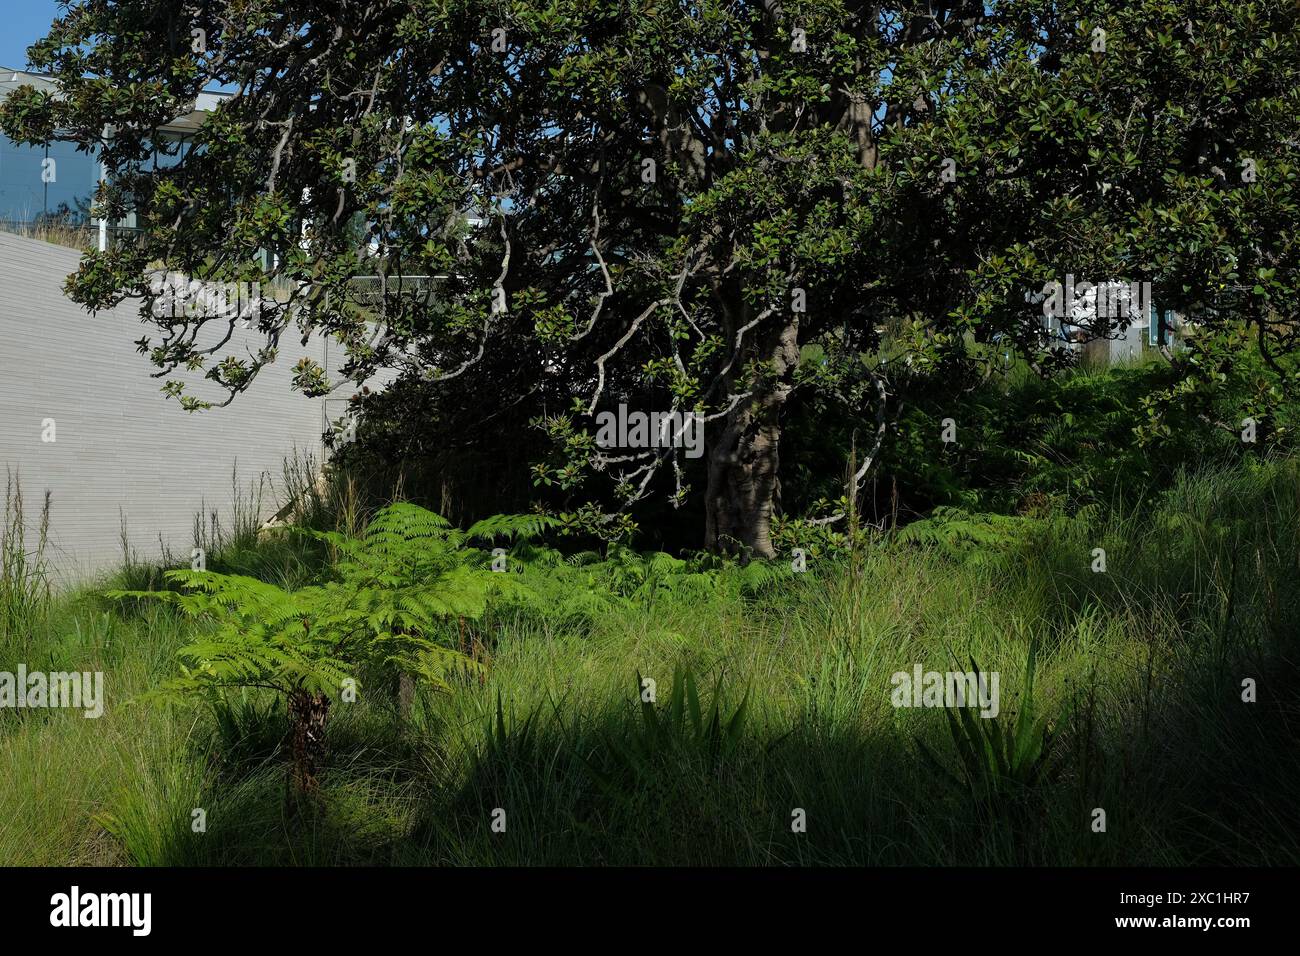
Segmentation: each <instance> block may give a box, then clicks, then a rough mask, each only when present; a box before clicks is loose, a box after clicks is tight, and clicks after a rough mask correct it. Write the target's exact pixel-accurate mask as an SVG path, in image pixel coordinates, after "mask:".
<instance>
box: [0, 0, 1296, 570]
mask: <svg viewBox="0 0 1300 956" xmlns="http://www.w3.org/2000/svg"><path fill="white" fill-rule="evenodd" d="M1298 21H1300V8H1297V6H1296V4H1294V3H1291V2H1282V0H1272V2H1254V3H1251V2H1238V0H1231V2H1230V0H1205V2H1195V3H1185V2H1172V0H1125V2H1105V0H1091V2H1051V0H990V2H953V3H943V2H925V3H918V2H910V3H897V4H868V3H859V2H852V0H815V2H814V0H761V2H760V0H704V2H676V0H361V2H347V3H338V4H322V3H319V2H316V0H313V2H304V0H276V2H270V0H211V2H195V0H111V2H110V0H74V2H72V3H70V4H69V5H68V8H67V10H66V12H65V13H64V15H63V16H62V17H60V19H59V20H58V21H56V22H55V23H54V24H53V27H52V30H51V33H50V34H49V36H48V37H46V38H45V39H44V40H42V41H40V42H39V43H37V44H36V45H35V46H33V47H32V49H31V51H30V54H29V55H30V60H31V64H32V66H33V67H34V68H36V69H39V70H44V71H48V72H49V73H50V74H52V75H53V77H54V78H55V79H56V81H57V89H58V92H57V94H50V93H46V92H42V91H40V90H37V89H34V88H25V89H23V90H20V91H19V92H16V93H14V94H13V95H12V96H11V97H10V98H9V100H8V101H7V102H6V103H5V104H4V106H3V109H0V127H2V128H3V130H4V131H5V132H6V134H7V135H9V136H11V137H14V138H17V139H21V140H25V141H29V142H38V141H42V140H45V139H48V138H50V137H55V136H57V137H63V138H69V139H72V140H74V141H77V142H80V143H84V144H86V145H87V146H88V147H89V146H96V147H98V148H99V149H100V150H101V152H102V156H103V160H104V163H105V165H106V167H107V169H108V170H109V173H110V182H109V184H108V185H105V186H103V187H101V190H100V193H99V196H98V198H97V207H98V209H99V210H100V211H101V212H103V213H104V214H106V215H108V216H110V217H120V216H121V215H123V214H124V212H125V210H126V209H127V208H128V207H131V208H134V209H136V210H137V216H138V221H139V224H140V226H141V227H142V228H141V231H140V232H139V234H138V235H136V236H134V237H132V238H130V239H129V240H127V241H123V242H121V243H117V244H115V245H114V247H113V248H110V249H108V250H106V251H103V252H97V253H92V254H89V255H87V256H86V258H85V260H84V262H83V265H82V267H81V269H80V271H79V273H78V274H77V275H76V276H75V277H73V279H72V280H71V281H70V284H69V293H70V295H72V297H73V298H74V299H76V300H77V301H79V302H81V303H84V304H85V305H86V306H87V307H90V308H100V307H105V306H108V305H111V304H115V303H117V302H119V301H122V300H123V299H125V298H128V297H140V299H141V302H142V305H141V314H142V317H143V319H144V321H145V323H146V326H147V330H146V335H145V336H144V337H143V338H142V339H141V340H140V342H139V346H140V349H141V351H142V352H144V353H146V354H147V355H148V356H149V358H150V360H151V361H152V362H153V364H154V365H155V366H156V368H157V374H159V375H160V376H161V377H166V376H168V375H170V374H171V373H172V372H173V371H175V370H176V369H178V368H187V367H188V368H203V369H205V370H206V374H207V375H208V377H209V378H210V379H212V380H213V381H214V382H216V383H218V384H219V385H221V386H223V387H224V388H225V389H227V390H228V391H229V393H230V395H231V397H232V398H233V397H234V396H235V395H237V393H238V392H239V391H241V390H242V389H244V388H246V387H247V385H248V384H249V382H250V381H251V380H252V378H253V377H254V376H255V375H256V373H257V370H258V368H259V367H261V366H262V365H263V364H265V363H266V362H268V361H271V360H273V358H274V355H275V349H276V345H277V343H278V342H279V340H280V338H281V336H283V335H285V334H290V335H293V334H305V333H306V332H308V331H318V332H323V333H325V334H328V335H330V336H332V337H333V338H334V339H336V340H337V341H338V342H340V343H341V344H342V345H343V347H344V349H345V350H346V354H347V362H346V364H345V365H344V368H343V375H344V377H345V379H346V380H345V381H344V382H332V381H330V379H329V374H328V372H327V370H324V369H321V368H319V367H316V366H314V365H312V364H311V363H303V364H301V365H300V366H299V367H298V369H297V374H296V376H295V384H296V385H297V387H299V388H301V389H302V390H303V391H304V392H305V393H307V394H309V395H310V394H322V393H325V392H327V391H329V390H331V389H334V388H338V387H345V388H351V387H354V386H353V385H352V384H350V383H356V382H361V381H364V380H365V379H366V378H367V377H368V376H369V375H370V374H371V373H372V372H373V371H374V370H375V369H378V368H384V367H386V368H393V369H396V370H398V371H399V373H400V374H401V379H400V380H399V386H400V384H401V383H407V384H409V385H411V386H412V387H420V388H425V389H428V390H429V394H430V395H431V396H432V401H433V403H434V405H435V406H437V407H439V408H441V409H444V410H445V412H446V414H448V415H450V416H452V418H453V419H454V420H456V421H460V422H463V423H464V424H463V426H462V427H465V428H471V427H483V428H489V427H491V426H490V425H487V424H483V422H484V421H485V420H487V419H488V418H490V416H491V414H492V412H493V410H494V409H496V408H499V407H505V406H513V405H515V404H518V403H522V404H523V407H525V408H528V409H533V410H535V411H536V412H537V413H538V414H539V418H540V424H541V426H542V427H543V428H544V429H545V431H546V433H547V434H548V435H549V437H550V438H551V439H552V440H553V442H554V453H553V454H552V455H550V456H549V457H548V458H547V459H546V460H544V461H540V462H537V463H536V464H535V466H534V471H533V477H534V481H535V483H537V484H538V485H539V487H542V488H550V489H554V490H556V491H558V492H560V493H563V494H566V495H574V494H578V493H580V492H581V490H582V489H583V487H584V486H585V485H586V484H587V483H589V482H591V481H592V480H593V479H595V478H598V477H601V476H607V477H609V478H612V480H613V482H614V485H615V487H616V489H617V492H618V496H619V499H620V501H621V502H622V504H623V506H624V507H630V506H632V505H634V504H635V503H636V502H637V501H639V500H641V499H642V498H644V497H646V496H649V495H651V494H660V493H662V494H664V495H666V496H668V497H669V498H670V499H671V500H673V501H675V502H681V501H684V500H685V499H686V498H687V497H688V496H689V495H690V494H692V493H693V489H692V488H691V484H692V482H694V483H695V484H697V485H698V484H701V483H702V484H703V488H702V489H700V488H696V489H694V491H697V492H698V491H702V493H703V496H704V503H705V510H706V528H705V533H704V540H705V544H706V545H707V546H708V547H710V548H712V549H716V550H722V551H738V552H743V553H747V554H750V553H752V554H757V555H761V556H770V555H771V554H772V553H773V545H772V541H771V519H772V515H773V510H774V508H775V507H777V504H778V501H779V472H780V448H781V444H782V428H783V423H784V422H788V421H789V411H790V408H791V405H792V404H793V403H797V402H799V401H801V400H802V399H803V396H806V395H807V396H811V395H816V396H819V397H820V399H822V400H827V401H832V402H834V403H835V404H837V405H838V406H840V407H842V408H843V409H844V410H845V413H846V414H849V415H852V416H857V417H860V418H861V419H862V421H863V422H864V430H865V434H867V435H868V436H869V439H868V440H867V441H866V442H865V443H864V444H863V446H862V448H861V449H860V454H859V456H858V457H857V458H856V459H855V461H854V466H855V467H856V469H857V472H856V478H857V479H858V480H861V478H862V477H863V476H864V475H865V474H866V473H867V472H868V469H869V468H870V466H871V464H872V461H873V460H874V458H875V456H876V454H877V452H878V451H879V447H880V442H881V441H882V440H883V439H884V436H885V435H886V433H887V430H888V427H889V422H890V421H891V420H892V418H893V416H894V415H895V413H896V412H897V410H898V408H899V406H900V404H901V403H902V402H904V401H906V399H907V396H908V395H909V394H912V393H915V392H916V391H917V390H919V389H925V388H927V387H930V383H933V382H935V381H942V382H944V383H946V385H948V386H952V385H957V386H960V385H961V384H962V383H968V382H969V383H974V382H978V381H979V380H980V379H981V377H982V376H984V375H987V374H988V373H989V371H990V369H991V368H992V367H993V366H994V365H995V363H997V362H1000V361H1002V358H1003V356H1004V355H1005V353H1006V352H1007V351H1008V350H1014V351H1015V352H1016V353H1018V354H1019V355H1021V356H1023V358H1024V359H1026V360H1027V361H1029V362H1030V363H1032V365H1033V367H1034V368H1036V369H1038V370H1039V371H1040V372H1042V374H1051V372H1052V371H1053V369H1055V368H1057V367H1059V366H1060V365H1061V364H1063V363H1065V362H1068V361H1069V355H1068V353H1065V352H1063V351H1062V350H1060V349H1057V348H1054V347H1053V346H1054V343H1053V340H1052V338H1051V334H1050V330H1049V329H1048V328H1047V326H1046V323H1044V321H1043V313H1042V310H1041V309H1040V308H1039V306H1038V305H1037V304H1036V302H1037V301H1038V300H1041V297H1042V292H1043V290H1044V289H1045V287H1046V286H1047V284H1049V283H1052V282H1065V281H1066V280H1067V277H1074V278H1077V279H1078V280H1079V281H1081V282H1082V281H1087V282H1091V283H1102V282H1107V281H1112V280H1121V281H1124V282H1150V283H1151V286H1152V289H1153V295H1154V297H1155V299H1156V300H1157V301H1158V302H1159V304H1160V306H1161V308H1167V309H1175V310H1178V311H1179V312H1181V313H1183V314H1185V315H1186V316H1188V317H1190V318H1192V319H1194V320H1195V323H1196V324H1195V335H1193V336H1192V337H1191V338H1190V339H1189V345H1190V349H1189V351H1188V352H1187V353H1185V354H1183V355H1181V356H1175V357H1173V360H1174V362H1175V363H1176V368H1177V370H1178V375H1177V376H1176V377H1175V379H1174V384H1173V385H1171V386H1170V387H1169V388H1168V389H1167V390H1165V391H1164V392H1162V393H1161V394H1158V395H1154V396H1151V401H1150V402H1149V405H1148V411H1149V414H1150V415H1151V419H1150V422H1149V423H1148V427H1149V429H1150V430H1152V431H1157V432H1158V430H1159V428H1160V427H1161V424H1160V422H1161V414H1162V409H1164V408H1165V407H1167V406H1168V405H1170V404H1171V403H1189V402H1190V403H1193V404H1194V403H1197V402H1203V401H1204V400H1205V396H1206V395H1207V394H1212V393H1213V391H1214V390H1215V389H1216V388H1217V387H1219V386H1220V385H1221V383H1222V382H1224V381H1226V379H1227V378H1228V376H1229V375H1230V374H1232V370H1233V368H1234V367H1235V364H1236V363H1238V362H1239V361H1241V360H1242V358H1243V356H1246V355H1247V354H1251V355H1258V356H1259V357H1261V358H1262V365H1261V366H1260V368H1259V374H1258V375H1257V376H1256V377H1255V378H1253V379H1252V383H1253V385H1252V387H1253V388H1254V394H1255V396H1256V398H1257V400H1258V401H1257V402H1256V404H1255V405H1253V406H1252V409H1253V411H1254V412H1255V413H1256V414H1257V415H1258V416H1259V417H1261V419H1263V418H1266V416H1267V413H1268V403H1269V401H1270V397H1276V396H1277V395H1280V394H1281V393H1282V392H1284V391H1286V390H1288V389H1290V388H1292V387H1293V386H1294V384H1295V375H1296V372H1295V370H1294V364H1293V362H1292V361H1291V356H1292V355H1293V353H1294V352H1295V351H1296V346H1297V344H1298V343H1297V335H1298V334H1300V333H1298V330H1297V326H1296V323H1295V317H1294V311H1295V306H1294V303H1295V301H1296V287H1297V265H1298V259H1297V248H1296V225H1297V221H1298V220H1300V216H1298V215H1297V204H1296V203H1297V189H1296V182H1297V166H1296V153H1297V150H1296V146H1297V143H1298V142H1300V138H1298V137H1300V129H1298V126H1300V82H1298V81H1300V22H1298ZM212 84H218V85H221V86H222V87H224V88H226V89H229V90H231V91H232V93H233V95H231V96H229V97H228V98H225V99H224V100H223V101H222V102H221V103H220V105H219V106H218V107H217V108H216V109H215V111H213V112H212V113H211V115H209V116H208V117H207V119H206V122H205V123H204V124H203V125H202V127H201V128H200V129H199V130H198V132H197V133H196V135H195V144H196V148H195V149H193V150H190V151H188V152H187V153H186V154H185V155H184V157H183V158H180V159H179V161H177V162H175V163H171V164H164V165H162V166H158V165H156V164H154V163H153V162H152V161H150V160H149V159H148V157H149V156H150V155H151V151H152V149H153V147H154V145H155V144H156V142H157V141H158V138H159V137H158V132H157V131H158V129H159V128H160V127H162V126H164V125H166V124H167V123H169V122H170V121H171V120H172V119H173V118H174V117H176V116H177V115H180V114H183V113H185V112H186V111H187V110H188V109H190V108H191V105H192V103H193V102H194V101H195V99H196V97H197V96H198V94H199V92H200V91H201V90H203V89H205V88H207V87H210V86H211V85H212ZM268 253H269V254H268ZM160 267H164V268H166V269H169V270H178V271H181V272H183V273H185V274H188V275H194V276H202V277H204V278H206V279H212V280H215V281H244V282H248V281H255V282H259V283H264V284H268V285H274V286H275V287H277V288H279V289H282V290H285V291H284V294H282V295H279V296H276V297H274V298H272V297H268V298H267V299H266V300H265V301H264V306H263V308H262V310H261V314H260V316H259V317H258V319H257V322H258V326H257V327H258V328H259V329H260V331H261V332H262V333H263V334H264V336H265V348H264V349H263V350H261V351H259V352H258V353H256V354H253V355H243V356H237V355H233V354H223V350H224V349H225V345H224V341H223V340H224V336H222V337H219V339H218V342H217V344H212V343H210V342H208V341H206V340H201V339H200V338H199V330H200V329H201V328H202V326H203V325H204V324H206V323H208V322H216V323H217V324H218V326H219V327H220V326H223V325H224V326H227V327H228V328H233V325H234V323H235V322H236V321H241V320H239V319H234V318H230V317H217V318H210V317H207V316H203V315H181V316H175V315H164V316H160V315H159V314H157V313H158V310H156V309H154V308H153V302H154V300H155V299H156V292H155V291H154V290H153V289H151V286H150V281H149V280H150V276H151V275H152V274H154V273H155V272H156V270H158V269H159V268H160ZM358 275H364V276H370V277H373V280H372V281H371V282H369V283H368V284H367V285H368V286H370V287H373V288H377V289H378V293H377V294H375V293H373V292H372V293H370V294H368V295H366V296H359V295H358V291H357V290H358V283H357V282H356V281H355V280H354V277H355V276H358ZM412 277H434V278H432V279H429V278H421V279H414V278H412ZM1035 296H1037V297H1038V298H1037V299H1035ZM1125 321H1127V320H1126V318H1125V317H1123V316H1113V315H1112V316H1107V315H1103V314H1096V315H1094V316H1093V318H1092V321H1091V322H1090V323H1089V325H1088V333H1089V334H1090V335H1093V336H1105V335H1109V334H1113V332H1114V330H1115V328H1116V326H1117V325H1122V324H1123V323H1124V322H1125ZM167 387H168V388H169V390H170V391H171V393H172V394H174V395H176V397H178V398H179V399H180V400H181V401H187V402H189V403H190V405H191V407H198V405H200V404H202V403H198V402H197V401H196V400H194V399H193V398H192V397H190V396H188V395H186V394H185V391H184V389H183V387H182V386H181V385H179V384H178V383H177V384H172V385H169V386H167ZM619 404H626V405H628V406H629V407H635V408H639V409H645V410H651V409H657V410H661V411H665V412H667V411H681V412H685V411H690V412H696V413H698V414H699V415H701V416H702V417H703V419H704V422H705V434H706V439H705V449H706V453H705V460H704V461H703V463H702V465H701V467H699V468H698V469H696V468H693V467H692V466H691V464H690V462H688V461H685V460H684V458H683V455H682V449H681V448H673V447H649V448H646V447H641V448H636V449H631V450H626V449H609V448H605V447H601V446H600V445H598V444H597V443H596V441H595V438H594V433H595V428H594V416H595V415H596V414H598V413H599V412H600V411H602V410H608V409H611V408H614V407H616V406H618V405H619ZM953 416H954V417H955V418H960V409H959V408H956V407H954V409H953ZM475 423H478V424H477V425H476V424H475ZM934 440H935V447H936V448H937V447H938V442H939V436H938V435H936V436H934ZM828 517H830V518H834V517H835V516H828Z"/></svg>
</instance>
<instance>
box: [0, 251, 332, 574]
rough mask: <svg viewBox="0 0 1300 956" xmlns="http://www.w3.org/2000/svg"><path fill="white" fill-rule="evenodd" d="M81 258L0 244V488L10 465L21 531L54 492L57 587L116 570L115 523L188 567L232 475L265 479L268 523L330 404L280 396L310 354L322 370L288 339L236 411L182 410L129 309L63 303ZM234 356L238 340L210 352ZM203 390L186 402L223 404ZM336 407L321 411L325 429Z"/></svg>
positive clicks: (317, 343) (148, 550) (316, 442)
mask: <svg viewBox="0 0 1300 956" xmlns="http://www.w3.org/2000/svg"><path fill="white" fill-rule="evenodd" d="M78 259H79V254H78V253H77V251H76V250H73V249H68V248H64V247H62V246H54V245H50V244H47V243H44V242H40V241H37V240H34V239H26V238H20V237H17V236H11V235H5V234H0V481H3V480H4V477H5V475H4V473H3V472H4V469H6V468H7V469H8V470H9V471H10V472H12V473H14V474H16V475H18V476H19V477H20V479H21V481H22V488H23V495H24V499H25V505H26V510H27V514H28V523H29V525H30V524H31V523H32V521H33V519H34V518H35V516H36V515H37V513H38V512H39V509H40V502H41V499H42V497H43V495H44V493H45V491H46V490H47V489H48V490H49V491H50V493H51V495H52V510H51V547H50V550H49V552H48V556H49V557H50V559H51V563H52V565H53V567H54V570H55V572H56V577H57V579H58V580H59V581H60V583H68V582H69V581H72V580H78V579H83V578H85V577H87V576H88V575H91V574H93V573H96V572H100V571H103V570H106V569H111V568H113V567H115V566H117V565H118V564H119V563H120V561H121V557H122V547H121V535H120V531H121V518H120V516H122V517H125V520H126V527H127V530H128V535H129V539H130V541H131V544H132V547H133V548H134V549H135V550H136V551H137V552H138V554H139V556H140V557H141V558H152V557H155V556H157V555H158V553H159V551H160V544H159V535H161V536H162V540H163V541H164V542H165V543H166V544H167V546H168V547H170V548H171V549H172V551H173V552H174V553H175V554H176V555H183V556H184V557H185V560H186V562H187V563H188V559H189V553H190V548H191V547H192V544H193V524H194V516H195V514H196V513H200V512H205V513H206V512H208V511H211V510H212V509H214V508H215V509H217V510H218V511H219V512H220V513H221V515H222V517H223V520H228V517H229V514H230V507H231V499H232V488H231V471H232V468H236V467H237V468H238V474H239V478H240V481H241V484H242V485H243V486H244V487H245V488H246V489H247V488H248V487H250V486H251V485H252V484H253V483H256V482H257V481H258V479H259V476H265V477H266V479H267V480H270V481H272V482H273V484H274V486H275V488H276V492H277V494H276V495H273V496H264V503H263V504H264V507H263V512H264V513H265V514H266V515H269V514H270V513H272V512H274V511H275V509H276V507H278V505H279V501H278V491H279V485H280V478H281V472H282V466H283V461H284V458H285V456H287V455H293V454H295V453H310V454H312V455H314V456H315V458H316V460H317V461H318V462H319V461H320V459H321V454H322V446H321V433H322V432H323V430H324V428H325V413H326V402H325V401H323V400H320V399H307V398H304V397H303V396H302V395H301V394H299V393H296V392H293V391H291V390H290V388H289V379H290V376H291V369H292V366H293V364H294V362H296V361H297V359H298V358H299V357H300V356H302V355H304V354H308V355H311V356H312V357H313V358H315V359H316V360H317V361H318V362H321V363H322V364H323V365H325V367H326V368H327V369H330V368H332V366H331V364H330V362H329V361H328V356H327V350H326V346H325V343H324V342H323V341H321V340H319V339H318V340H314V341H313V342H312V343H309V345H308V346H307V347H306V348H303V347H301V346H300V345H299V344H298V343H299V339H298V338H297V337H293V336H285V338H284V339H282V341H281V351H280V357H279V358H278V360H277V361H276V362H275V363H274V364H273V365H270V366H268V367H267V368H265V369H263V371H262V372H261V373H260V375H259V377H258V379H257V381H256V382H255V383H254V385H253V386H252V387H251V388H250V389H249V391H248V392H246V393H244V394H242V395H240V396H239V397H237V398H236V399H235V401H234V403H233V404H231V405H230V406H229V407H227V408H216V409H210V410H208V411H203V412H195V413H192V414H191V413H186V412H184V411H182V410H181V408H180V406H179V404H178V403H177V402H176V401H175V400H174V399H167V398H165V397H164V396H163V395H162V394H161V393H160V392H159V387H160V386H161V384H162V380H161V379H154V378H151V377H150V375H149V373H150V372H151V371H156V370H155V369H154V368H153V366H152V365H151V364H150V363H149V361H148V359H147V357H146V356H143V355H141V354H139V353H138V352H137V351H136V350H135V346H134V345H133V342H135V341H136V340H138V339H139V338H141V337H142V336H143V335H145V334H146V332H147V331H148V330H147V329H145V328H144V327H143V326H142V325H141V323H140V316H139V304H138V303H137V302H128V303H125V304H124V305H121V306H119V307H117V308H115V309H112V310H110V311H105V312H100V313H98V314H95V315H91V314H89V313H87V312H85V311H83V310H82V309H81V307H80V306H78V305H75V304H74V303H72V302H69V301H68V300H67V299H66V298H64V296H63V293H62V286H63V282H64V279H65V277H66V276H67V275H68V274H69V273H70V272H73V271H75V269H76V267H77V263H78ZM214 325H215V323H214ZM247 335H248V336H249V337H248V339H247V341H248V343H249V346H250V348H252V347H255V344H256V337H255V336H254V335H253V333H247ZM151 337H153V336H151ZM200 341H201V342H202V341H203V340H202V339H201V340H200ZM242 351H243V350H242V348H241V346H240V343H239V339H238V337H237V338H235V339H232V341H231V343H229V344H228V346H227V348H226V349H224V350H223V351H222V353H220V354H223V355H224V354H229V353H234V354H242ZM175 377H185V378H187V380H190V381H196V382H198V381H201V378H202V376H201V374H193V375H188V376H179V375H178V376H175ZM203 386H204V388H199V389H197V390H195V392H194V394H196V395H198V396H199V397H202V398H210V399H211V398H220V397H221V396H222V394H223V393H221V391H220V390H218V389H215V388H214V386H212V384H211V383H207V382H204V383H203ZM205 389H206V391H205ZM346 397H347V396H346V394H343V395H341V398H340V399H331V400H329V408H328V411H329V415H330V417H331V418H335V419H337V418H338V417H339V416H340V415H341V414H342V412H343V409H344V407H345V402H344V401H343V399H346ZM45 419H54V421H55V427H56V433H55V434H56V440H55V441H54V442H45V441H42V431H43V428H42V422H43V420H45ZM119 509H120V512H119ZM119 515H120V516H119ZM30 540H31V539H30V538H29V542H30Z"/></svg>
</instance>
